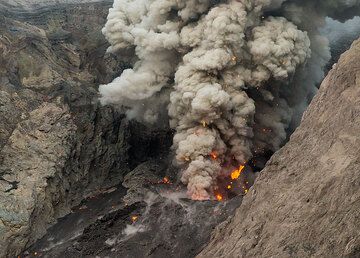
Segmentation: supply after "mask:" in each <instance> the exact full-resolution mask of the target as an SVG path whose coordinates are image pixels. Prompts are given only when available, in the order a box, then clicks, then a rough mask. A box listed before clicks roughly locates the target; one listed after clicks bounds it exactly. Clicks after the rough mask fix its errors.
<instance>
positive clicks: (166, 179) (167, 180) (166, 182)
mask: <svg viewBox="0 0 360 258" xmlns="http://www.w3.org/2000/svg"><path fill="white" fill-rule="evenodd" d="M162 182H163V183H164V184H170V179H169V178H168V177H167V176H166V177H164V178H163V180H162Z"/></svg>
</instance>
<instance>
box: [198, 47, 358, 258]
mask: <svg viewBox="0 0 360 258" xmlns="http://www.w3.org/2000/svg"><path fill="white" fill-rule="evenodd" d="M359 168H360V40H358V41H356V42H354V43H353V45H352V47H351V49H350V50H349V51H347V52H346V53H345V54H343V55H342V56H341V58H340V61H339V62H338V64H336V65H334V67H333V69H332V70H331V72H330V73H329V74H328V76H327V77H326V79H325V80H324V81H323V83H322V85H321V88H320V90H319V92H318V94H317V96H316V97H315V98H314V100H313V101H312V103H311V105H310V106H309V108H308V110H307V111H306V113H305V114H304V117H303V120H302V123H301V125H300V127H299V128H298V129H297V130H296V132H295V133H294V134H293V135H292V136H291V139H290V142H289V143H288V144H286V146H285V147H283V148H282V149H281V150H280V151H278V152H277V153H276V154H275V155H274V156H273V157H272V158H271V160H270V161H269V162H268V164H267V166H266V168H265V169H264V170H263V172H262V173H261V175H260V176H259V178H258V179H257V181H256V183H255V185H254V186H253V188H252V189H251V190H250V192H249V194H248V195H247V196H246V197H245V198H244V200H243V203H242V205H241V206H240V208H238V210H237V212H236V215H235V216H234V217H233V218H232V219H231V220H229V221H227V222H226V223H223V224H221V225H220V226H219V227H218V228H217V229H216V230H215V232H214V234H213V237H212V240H211V241H210V243H209V244H208V246H207V247H206V248H205V249H204V250H203V251H202V252H201V253H200V254H199V255H198V257H359V256H360V213H359V211H360V171H359Z"/></svg>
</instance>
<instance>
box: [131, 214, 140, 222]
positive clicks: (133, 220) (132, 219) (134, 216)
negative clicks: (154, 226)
mask: <svg viewBox="0 0 360 258" xmlns="http://www.w3.org/2000/svg"><path fill="white" fill-rule="evenodd" d="M138 219H139V216H136V215H133V216H131V221H132V222H133V223H135V222H136V221H137V220H138Z"/></svg>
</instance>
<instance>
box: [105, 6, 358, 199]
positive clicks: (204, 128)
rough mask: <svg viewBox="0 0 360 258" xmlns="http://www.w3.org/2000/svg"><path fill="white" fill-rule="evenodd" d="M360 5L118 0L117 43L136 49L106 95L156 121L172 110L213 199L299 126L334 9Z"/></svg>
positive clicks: (191, 184)
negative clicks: (224, 180) (241, 168)
mask: <svg viewBox="0 0 360 258" xmlns="http://www.w3.org/2000/svg"><path fill="white" fill-rule="evenodd" d="M359 4H360V0H343V1H340V0H338V1H335V0H333V1H327V0H318V1H315V0H311V1H310V0H308V1H304V0H302V1H300V0H289V1H285V0H252V1H251V0H228V1H214V0H213V1H211V0H188V1H185V0H150V1H149V0H115V2H114V5H113V8H112V9H110V12H109V16H108V21H107V23H106V25H105V28H104V29H103V33H104V35H105V36H106V38H107V40H108V41H109V42H110V44H111V47H110V48H109V49H108V51H109V52H112V53H118V54H122V55H124V54H125V53H126V52H128V53H133V54H134V56H133V57H135V58H132V59H131V60H132V61H133V66H132V68H131V69H127V70H125V71H124V72H123V73H122V74H121V76H120V77H118V78H116V79H115V80H114V81H113V82H112V83H110V84H108V85H101V86H100V88H99V91H100V94H101V99H100V100H101V102H102V103H103V104H117V105H122V106H125V107H126V108H127V114H128V117H129V118H134V119H137V120H139V121H143V122H146V123H152V124H155V123H157V122H158V121H159V120H162V119H168V120H169V124H170V126H171V127H172V128H174V129H175V130H176V134H175V136H174V141H173V149H174V152H175V159H176V163H177V164H178V165H179V166H180V168H181V180H182V182H183V183H184V184H186V185H187V186H188V194H189V195H190V196H191V198H193V199H197V200H205V199H211V198H212V197H213V191H214V187H216V182H217V179H218V178H219V177H220V176H226V175H227V174H229V173H230V171H231V170H232V169H233V168H235V167H236V166H238V165H239V164H245V163H246V162H247V161H248V160H249V159H250V158H251V157H252V156H253V155H254V153H256V154H261V153H264V152H266V151H276V150H277V149H278V148H279V147H280V146H281V144H282V143H283V142H284V140H285V139H286V137H287V135H288V132H289V131H291V130H292V129H294V128H295V127H296V125H297V124H298V123H299V121H300V119H301V115H302V112H303V111H304V109H305V108H306V106H307V105H308V103H309V101H310V100H311V98H312V97H313V95H314V94H315V93H316V90H317V88H316V86H317V84H318V83H319V82H320V81H321V79H322V78H323V76H324V72H323V69H324V67H325V65H326V64H327V62H328V61H329V59H330V51H329V47H328V41H327V39H326V38H324V37H323V36H321V34H320V32H319V29H320V28H321V26H323V25H324V24H325V17H326V16H331V17H332V18H334V19H347V18H350V17H351V16H352V14H351V13H350V12H349V10H351V9H356V8H358V6H359ZM214 154H215V156H216V158H214Z"/></svg>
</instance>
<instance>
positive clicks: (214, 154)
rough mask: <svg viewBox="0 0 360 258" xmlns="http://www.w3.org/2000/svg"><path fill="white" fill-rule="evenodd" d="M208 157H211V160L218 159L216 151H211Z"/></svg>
mask: <svg viewBox="0 0 360 258" xmlns="http://www.w3.org/2000/svg"><path fill="white" fill-rule="evenodd" d="M210 157H211V159H212V160H217V158H218V154H217V152H216V151H212V152H211V153H210Z"/></svg>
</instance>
